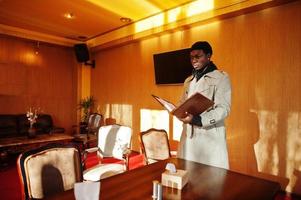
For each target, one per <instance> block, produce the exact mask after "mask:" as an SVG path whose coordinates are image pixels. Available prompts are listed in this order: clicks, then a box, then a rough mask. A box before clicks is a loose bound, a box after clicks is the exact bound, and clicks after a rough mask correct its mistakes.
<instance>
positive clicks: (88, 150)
mask: <svg viewBox="0 0 301 200" xmlns="http://www.w3.org/2000/svg"><path fill="white" fill-rule="evenodd" d="M99 150H100V148H99V147H92V148H89V149H85V152H86V153H93V152H96V151H99Z"/></svg>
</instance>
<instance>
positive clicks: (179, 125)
mask: <svg viewBox="0 0 301 200" xmlns="http://www.w3.org/2000/svg"><path fill="white" fill-rule="evenodd" d="M172 120H173V128H172V130H173V138H172V139H173V140H175V141H180V138H181V134H182V131H183V122H181V121H180V120H178V118H176V117H175V116H173V118H172Z"/></svg>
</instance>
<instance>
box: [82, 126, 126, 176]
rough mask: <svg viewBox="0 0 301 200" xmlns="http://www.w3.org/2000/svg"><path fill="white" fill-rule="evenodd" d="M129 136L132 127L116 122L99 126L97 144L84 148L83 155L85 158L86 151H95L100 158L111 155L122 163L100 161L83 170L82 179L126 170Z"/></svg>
mask: <svg viewBox="0 0 301 200" xmlns="http://www.w3.org/2000/svg"><path fill="white" fill-rule="evenodd" d="M131 138H132V129H131V128H130V127H127V126H121V125H116V124H115V125H109V126H102V127H100V129H99V131H98V146H97V147H94V148H90V149H86V150H85V154H84V157H85V158H86V155H87V154H88V153H92V152H97V155H98V156H99V157H100V158H105V157H113V158H117V159H120V160H123V161H124V162H123V163H124V164H116V163H112V164H111V163H110V164H102V163H100V164H98V165H96V166H94V167H92V168H89V169H87V170H85V171H84V172H83V177H84V180H87V181H99V180H101V179H104V178H107V177H110V176H113V175H116V174H119V173H122V172H124V171H126V170H128V155H129V153H130V150H129V148H130V144H131Z"/></svg>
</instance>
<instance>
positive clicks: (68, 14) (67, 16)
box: [64, 12, 74, 19]
mask: <svg viewBox="0 0 301 200" xmlns="http://www.w3.org/2000/svg"><path fill="white" fill-rule="evenodd" d="M64 17H65V18H67V19H73V18H74V14H73V13H71V12H69V13H65V14H64Z"/></svg>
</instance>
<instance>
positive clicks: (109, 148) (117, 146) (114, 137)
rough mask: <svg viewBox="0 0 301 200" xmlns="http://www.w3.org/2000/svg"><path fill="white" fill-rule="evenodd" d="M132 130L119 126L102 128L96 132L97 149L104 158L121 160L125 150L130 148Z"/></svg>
mask: <svg viewBox="0 0 301 200" xmlns="http://www.w3.org/2000/svg"><path fill="white" fill-rule="evenodd" d="M131 139H132V129H131V128H130V127H127V126H121V125H117V124H114V125H108V126H102V127H100V128H99V131H98V147H99V148H100V151H101V152H102V154H103V156H104V157H115V158H118V159H122V156H123V152H124V150H125V148H130V145H131Z"/></svg>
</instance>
